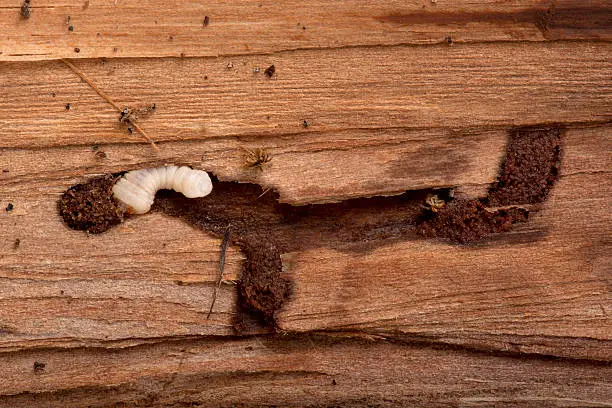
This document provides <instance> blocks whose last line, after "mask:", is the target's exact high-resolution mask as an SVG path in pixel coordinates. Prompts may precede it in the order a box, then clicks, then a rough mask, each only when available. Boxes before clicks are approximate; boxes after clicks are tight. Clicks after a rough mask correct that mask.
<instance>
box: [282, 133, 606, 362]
mask: <svg viewBox="0 0 612 408" xmlns="http://www.w3.org/2000/svg"><path fill="white" fill-rule="evenodd" d="M610 135H611V133H610V128H609V127H608V128H605V130H603V129H599V130H592V131H589V132H586V133H583V132H569V133H568V134H567V135H566V136H565V137H564V144H565V153H564V160H565V161H564V163H565V165H564V166H563V167H562V177H561V180H560V181H559V182H558V185H557V186H556V187H555V189H554V190H553V193H552V196H551V198H550V199H549V201H548V202H547V203H546V204H544V206H543V209H542V211H541V212H539V213H537V214H535V215H533V216H532V217H531V218H532V219H531V221H530V222H529V223H528V224H526V225H524V226H520V227H517V228H516V229H515V231H514V232H512V233H510V234H504V235H502V236H498V237H492V238H490V239H488V240H487V241H485V242H483V243H480V244H478V245H473V246H453V245H449V244H445V243H442V242H436V241H412V242H401V243H394V244H389V245H386V246H382V247H377V248H370V247H371V246H370V245H368V246H365V247H364V246H363V245H361V246H360V245H359V244H356V245H354V248H348V249H347V251H345V252H338V251H335V250H332V249H316V250H310V251H304V252H299V253H292V254H286V255H285V256H284V259H283V269H284V271H285V273H286V274H287V277H288V278H289V279H291V280H292V281H293V282H295V295H294V298H293V299H292V301H291V302H289V303H288V305H287V307H286V308H285V310H284V311H283V312H282V313H281V316H280V318H279V325H280V327H281V328H282V329H284V330H287V331H312V330H363V331H367V332H370V333H373V334H380V335H387V336H393V335H399V336H400V337H402V336H403V335H411V336H414V337H417V338H427V339H435V340H438V341H445V342H450V343H457V344H464V345H475V346H478V347H485V348H493V349H496V348H499V347H501V348H502V349H506V350H517V349H518V350H521V351H524V352H537V353H544V354H549V353H550V354H558V355H563V356H574V357H577V356H580V357H585V358H595V359H605V360H609V359H610V357H611V356H612V342H611V340H612V332H611V331H610V327H611V326H610V323H612V321H611V320H610V317H609V316H610V307H611V306H612V304H611V303H610V297H609V290H610V283H611V282H610V274H609V272H610V270H612V257H610V242H609V239H608V235H609V231H610V229H611V228H612V218H611V217H610V214H609V208H608V205H607V204H606V200H607V197H608V196H609V194H610V186H609V183H607V182H606V180H608V179H609V177H610V170H609V169H610V164H612V163H611V162H610V157H611V155H610V152H611V151H612V145H611V144H610ZM586 140H588V143H586V142H585V141H586ZM592 146H598V148H599V149H601V150H600V151H599V152H594V151H593V150H592V149H593V147H592ZM584 156H588V157H589V158H590V161H591V163H592V165H594V166H593V167H594V168H590V167H589V163H585V162H583V161H582V157H584ZM595 163H596V164H595ZM602 169H605V170H602ZM364 251H365V252H364ZM485 333H486V334H485ZM529 337H534V338H537V339H540V340H539V341H537V342H535V343H536V344H533V345H530V344H529V343H530V342H531V341H530V340H527V341H526V342H525V341H523V340H524V339H528V338H529ZM521 339H523V340H521ZM572 339H580V342H578V343H575V342H573V341H571V340H572ZM567 340H570V341H567ZM516 342H518V344H516ZM587 344H589V347H584V346H585V345H587Z"/></svg>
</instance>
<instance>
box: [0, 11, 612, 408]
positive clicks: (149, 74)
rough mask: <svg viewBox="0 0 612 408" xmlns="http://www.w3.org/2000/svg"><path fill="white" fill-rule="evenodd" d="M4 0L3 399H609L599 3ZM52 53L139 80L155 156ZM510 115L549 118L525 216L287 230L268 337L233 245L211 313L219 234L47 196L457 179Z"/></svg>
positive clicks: (611, 335)
mask: <svg viewBox="0 0 612 408" xmlns="http://www.w3.org/2000/svg"><path fill="white" fill-rule="evenodd" d="M22 3H23V2H22V0H0V33H1V34H0V407H11V408H13V407H33V406H44V407H80V406H94V407H142V406H150V407H169V406H171V407H191V406H197V405H203V406H234V405H239V406H271V405H275V406H304V407H306V406H308V407H323V406H356V407H366V406H368V407H369V406H389V407H392V406H393V407H395V406H414V407H431V406H465V407H489V406H512V407H548V406H550V407H559V406H565V407H567V406H572V407H574V406H576V407H593V406H599V407H604V406H611V405H612V394H611V392H610V390H611V389H612V387H611V386H610V381H609V378H610V376H611V373H610V362H611V361H612V331H611V329H610V328H611V327H612V322H611V321H610V317H609V316H610V312H611V308H612V302H611V298H610V289H611V288H612V282H611V280H610V279H611V275H610V271H612V257H611V256H610V253H612V251H611V244H610V237H609V235H610V233H609V231H611V230H612V217H611V215H610V205H609V197H610V195H611V192H612V191H611V188H610V183H609V179H610V172H612V154H611V153H612V142H611V141H612V137H611V136H612V125H611V123H612V121H611V120H612V102H611V101H612V86H611V83H610V78H611V74H612V58H611V57H612V46H611V40H612V7H610V2H609V1H608V0H590V1H588V2H584V1H578V0H555V1H549V0H513V1H511V2H509V1H503V0H479V1H473V0H457V1H452V2H450V1H443V0H438V1H430V0H418V1H417V0H408V1H403V2H388V1H379V0H375V1H366V0H347V1H334V2H330V1H324V0H313V1H309V2H302V1H297V0H281V1H276V2H267V1H242V2H235V1H225V0H211V1H208V2H182V1H177V0H172V1H162V0H152V1H149V2H142V1H135V0H117V1H115V0H79V1H77V2H72V1H69V2H67V1H64V2H60V1H57V0H32V1H31V6H32V14H31V17H30V18H29V19H27V20H25V19H22V18H21V17H20V16H19V9H20V7H21V5H22ZM205 16H208V17H209V20H208V23H209V24H208V25H206V26H205V25H204V24H203V22H204V17H205ZM68 17H70V20H69V21H68ZM70 26H72V30H70V29H69V28H70ZM77 48H78V52H76V49H77ZM61 58H71V61H72V63H74V64H75V65H76V66H77V67H78V69H79V70H81V71H82V72H83V73H84V74H85V75H86V76H87V77H89V78H90V79H91V80H92V81H93V82H94V83H95V84H97V85H98V86H99V87H100V88H101V89H102V90H103V91H104V92H105V93H106V94H108V95H109V96H110V97H111V98H112V99H113V100H114V101H115V102H116V103H117V104H118V105H119V106H121V107H123V106H130V107H132V108H137V107H143V106H145V105H150V104H153V103H155V104H156V110H155V113H154V114H152V115H150V116H148V117H146V118H142V119H140V120H139V122H138V123H139V124H140V125H141V126H142V127H143V128H144V129H145V130H146V131H147V133H148V134H149V135H150V136H151V137H152V138H153V139H154V140H155V141H157V142H159V146H160V149H161V150H160V152H155V151H154V150H153V149H151V147H150V146H149V145H148V144H146V142H144V141H143V140H142V139H141V138H140V137H139V136H138V135H137V134H136V133H134V134H133V135H130V134H129V133H128V131H127V126H126V125H125V124H121V123H119V114H118V113H117V111H116V110H115V109H114V108H113V107H112V106H111V105H110V104H109V103H108V102H106V101H104V100H103V99H102V98H101V97H100V96H99V95H98V94H97V93H96V92H94V90H93V89H92V88H91V87H89V86H88V85H87V84H86V83H85V82H83V81H82V80H81V79H80V78H79V77H78V76H77V75H75V73H74V72H72V71H71V70H70V69H68V67H67V66H66V65H65V64H64V63H62V62H61V61H58V59H61ZM271 65H274V66H275V74H274V75H273V76H272V77H271V78H269V77H268V76H266V75H265V74H264V72H263V71H264V70H265V69H266V68H268V67H270V66H271ZM68 105H69V109H68ZM305 121H306V122H305ZM529 125H554V126H559V127H560V128H562V129H564V133H563V136H562V139H563V145H564V146H563V157H562V164H561V172H562V174H561V178H560V180H559V181H558V183H557V185H556V186H555V188H554V189H553V191H552V194H551V196H550V198H549V199H548V200H547V201H546V202H545V203H544V204H543V205H539V206H531V207H530V209H531V210H532V214H531V219H530V221H529V223H527V224H524V225H521V226H517V227H516V228H515V229H514V230H513V231H512V232H510V233H504V234H499V235H494V236H490V237H489V238H487V239H485V240H484V241H482V242H480V243H477V244H472V245H468V246H456V245H450V244H448V243H445V242H442V241H439V240H433V239H415V238H414V237H413V238H412V239H411V240H404V241H401V240H390V239H387V240H382V239H381V240H379V241H376V242H370V243H369V244H368V245H365V244H364V243H360V242H357V241H356V242H353V243H351V244H348V243H339V244H338V245H334V247H333V248H334V249H330V248H326V247H320V248H314V249H313V248H312V247H309V248H310V249H307V250H302V251H300V252H292V253H287V254H283V255H282V260H283V273H284V276H286V277H288V278H289V279H291V280H292V281H293V282H294V284H295V288H294V292H293V295H292V297H291V298H290V299H289V300H288V302H287V303H286V304H285V308H284V309H283V310H281V311H280V313H279V314H278V316H277V317H278V319H277V323H278V324H279V326H280V328H281V329H282V333H278V334H274V335H273V334H271V333H270V331H265V330H263V329H254V328H253V329H252V331H250V332H242V333H240V335H241V336H240V337H239V336H237V333H236V332H234V330H233V326H232V323H233V321H234V319H235V318H236V317H237V315H238V309H237V307H236V298H237V291H236V286H235V281H236V280H238V279H239V278H240V271H241V267H242V262H243V260H244V256H243V254H241V253H240V251H239V250H238V249H237V248H235V247H230V248H229V251H228V254H227V259H226V267H225V273H224V277H223V278H224V279H223V284H222V285H221V290H220V292H219V296H218V298H217V301H216V304H215V308H214V312H213V314H212V316H211V317H210V319H206V314H207V312H208V308H209V306H210V301H211V300H212V295H213V287H214V285H215V281H216V278H217V273H218V262H219V255H220V254H219V246H220V240H219V239H216V238H214V237H212V236H209V235H207V234H206V233H205V232H203V231H201V230H199V229H196V228H193V227H191V226H189V225H187V224H185V223H183V222H181V221H180V220H178V219H173V218H169V217H167V216H163V215H161V214H148V215H146V216H142V217H134V218H131V219H129V220H127V221H126V222H125V223H123V224H122V225H121V226H119V227H117V228H115V229H113V230H111V231H108V232H106V233H104V234H101V235H86V234H84V233H81V232H76V231H72V230H69V229H68V228H67V227H66V226H65V225H64V224H63V223H62V221H61V220H60V218H59V215H58V212H57V199H58V197H59V196H60V194H61V193H62V192H63V191H64V190H65V189H66V188H68V187H69V186H71V185H73V184H75V183H78V182H80V181H83V180H84V179H85V178H87V177H91V176H95V175H99V174H104V173H108V172H118V171H123V170H129V169H134V168H141V167H148V166H155V165H162V164H165V163H176V164H186V165H191V166H193V167H196V168H202V169H206V170H208V171H212V172H214V173H215V175H217V176H218V177H219V179H220V180H224V181H232V180H233V181H239V182H253V183H257V184H259V185H261V186H262V191H263V189H265V188H273V189H275V190H277V191H279V193H280V200H281V201H283V202H287V203H290V204H294V205H301V204H306V203H327V202H334V201H341V200H346V199H348V198H353V197H368V196H376V195H394V194H397V193H400V192H402V191H404V190H414V189H427V188H440V187H452V188H453V189H454V191H455V193H456V197H471V198H473V197H478V196H481V195H482V194H483V192H485V191H486V190H487V188H488V187H489V185H490V183H491V182H492V181H493V180H494V179H495V177H496V174H497V172H498V169H499V163H500V159H501V157H502V156H503V154H504V150H505V146H506V143H507V135H508V131H509V129H511V128H512V127H514V126H529ZM255 148H263V149H265V150H266V151H267V152H268V153H269V154H270V155H271V157H272V161H271V162H270V163H268V164H267V165H266V166H265V168H264V170H263V171H261V172H260V171H252V170H248V169H246V168H245V155H246V153H245V149H255ZM8 203H11V204H13V206H14V207H13V209H12V210H11V211H7V210H5V207H7V205H8Z"/></svg>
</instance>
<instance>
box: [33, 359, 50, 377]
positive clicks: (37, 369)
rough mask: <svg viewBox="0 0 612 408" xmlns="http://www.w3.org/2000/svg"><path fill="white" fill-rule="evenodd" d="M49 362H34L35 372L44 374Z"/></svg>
mask: <svg viewBox="0 0 612 408" xmlns="http://www.w3.org/2000/svg"><path fill="white" fill-rule="evenodd" d="M46 366H47V364H45V363H41V362H40V361H35V362H34V374H42V373H43V372H44V371H45V367H46Z"/></svg>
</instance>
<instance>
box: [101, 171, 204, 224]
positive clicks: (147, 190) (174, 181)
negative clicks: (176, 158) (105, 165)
mask: <svg viewBox="0 0 612 408" xmlns="http://www.w3.org/2000/svg"><path fill="white" fill-rule="evenodd" d="M162 189H168V190H174V191H177V192H179V193H183V195H185V197H187V198H196V197H204V196H207V195H208V194H210V192H211V191H212V182H211V180H210V177H209V176H208V173H206V172H205V171H202V170H193V169H190V168H189V167H185V166H182V167H178V166H166V167H157V168H154V169H142V170H133V171H130V172H127V173H126V174H124V175H123V177H121V179H119V181H117V183H115V185H114V186H113V194H114V196H115V198H116V199H117V200H118V201H119V202H120V203H122V204H123V205H125V206H126V207H127V208H128V209H129V210H130V211H131V212H132V213H134V214H144V213H146V212H148V211H149V210H150V209H151V205H153V200H154V199H155V193H156V192H157V191H158V190H162Z"/></svg>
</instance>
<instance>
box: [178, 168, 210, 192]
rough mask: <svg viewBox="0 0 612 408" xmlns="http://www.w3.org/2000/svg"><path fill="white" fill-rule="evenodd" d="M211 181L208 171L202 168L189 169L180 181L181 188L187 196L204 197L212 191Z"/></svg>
mask: <svg viewBox="0 0 612 408" xmlns="http://www.w3.org/2000/svg"><path fill="white" fill-rule="evenodd" d="M212 187H213V186H212V181H211V180H210V176H209V175H208V173H206V172H205V171H202V170H190V171H189V172H188V173H187V174H185V176H183V180H182V182H181V189H180V190H177V191H180V192H181V193H183V195H185V197H187V198H196V197H205V196H207V195H209V194H210V192H211V191H212Z"/></svg>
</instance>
